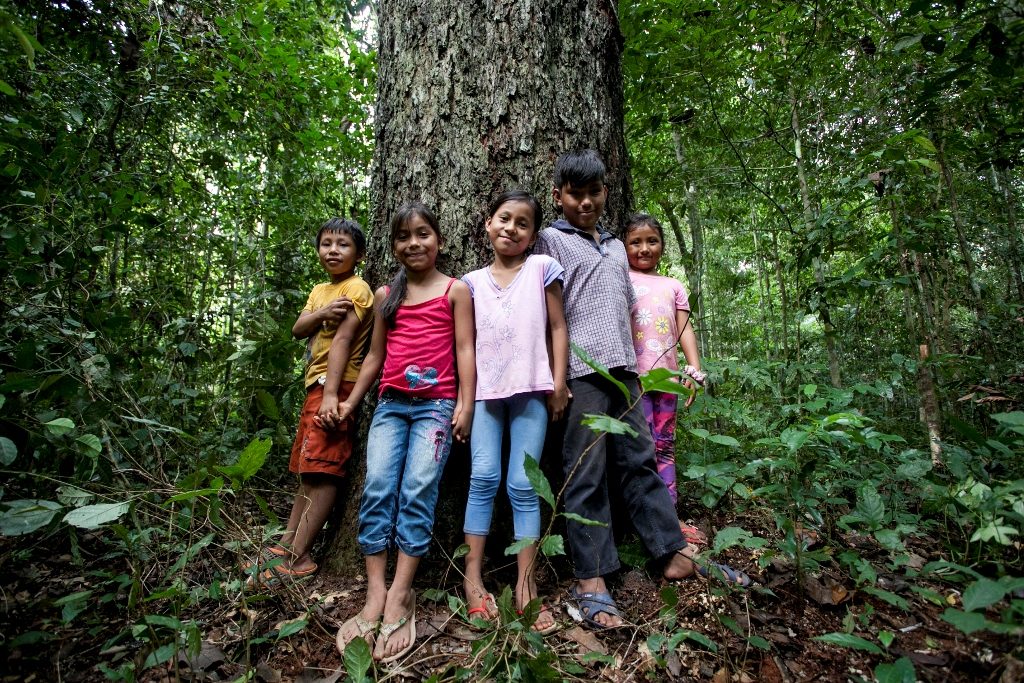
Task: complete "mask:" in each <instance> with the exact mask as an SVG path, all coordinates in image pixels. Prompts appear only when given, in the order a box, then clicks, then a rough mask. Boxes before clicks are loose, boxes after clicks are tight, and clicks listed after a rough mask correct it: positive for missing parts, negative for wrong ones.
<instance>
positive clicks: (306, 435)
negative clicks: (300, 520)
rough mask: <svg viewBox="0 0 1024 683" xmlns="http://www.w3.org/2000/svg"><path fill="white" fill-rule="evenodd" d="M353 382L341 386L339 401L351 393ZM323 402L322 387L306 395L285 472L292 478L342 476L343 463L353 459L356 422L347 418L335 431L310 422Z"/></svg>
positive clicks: (315, 388)
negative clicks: (309, 475)
mask: <svg viewBox="0 0 1024 683" xmlns="http://www.w3.org/2000/svg"><path fill="white" fill-rule="evenodd" d="M354 386H355V382H342V383H341V386H339V387H338V401H339V402H341V401H344V400H345V399H346V398H348V396H349V394H351V393H352V388H353V387H354ZM323 399H324V385H322V384H319V383H317V384H314V385H313V386H312V387H311V388H310V389H309V392H308V393H307V394H306V402H305V403H303V404H302V413H301V414H300V415H299V432H298V434H296V435H295V443H294V444H293V445H292V457H291V460H290V461H289V462H288V469H289V471H291V472H294V473H295V474H332V475H334V476H336V477H343V476H345V463H346V462H347V461H348V459H349V458H350V457H351V456H352V440H353V438H354V437H355V433H356V421H355V418H354V417H353V416H351V415H349V416H348V417H347V418H346V419H345V421H344V422H342V423H341V426H339V427H338V428H337V429H332V430H330V431H327V430H325V429H322V428H320V427H318V426H317V425H316V423H315V422H313V418H314V417H316V414H317V412H318V411H319V410H320V404H321V403H322V402H323Z"/></svg>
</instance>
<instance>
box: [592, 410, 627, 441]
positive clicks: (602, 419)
mask: <svg viewBox="0 0 1024 683" xmlns="http://www.w3.org/2000/svg"><path fill="white" fill-rule="evenodd" d="M580 422H581V423H582V424H584V425H586V426H587V427H590V428H591V429H592V430H594V431H595V432H598V433H601V434H629V435H630V436H632V437H634V438H636V437H637V436H638V434H637V433H636V430H635V429H633V428H632V427H630V426H629V425H628V424H626V423H625V422H623V421H622V420H616V419H615V418H614V417H610V416H608V415H594V414H590V413H588V414H586V415H584V416H583V419H582V420H580Z"/></svg>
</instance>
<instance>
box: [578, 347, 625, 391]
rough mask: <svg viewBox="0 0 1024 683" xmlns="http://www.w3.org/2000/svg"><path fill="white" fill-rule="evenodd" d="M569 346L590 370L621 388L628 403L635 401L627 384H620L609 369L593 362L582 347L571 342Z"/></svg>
mask: <svg viewBox="0 0 1024 683" xmlns="http://www.w3.org/2000/svg"><path fill="white" fill-rule="evenodd" d="M569 346H570V347H572V352H573V353H575V354H576V355H577V356H579V359H580V360H581V361H583V362H584V363H586V364H587V365H588V366H590V368H591V369H592V370H593V371H594V372H596V373H597V374H599V375H601V376H602V377H604V378H605V379H606V380H608V381H609V382H611V383H612V384H614V385H615V386H617V387H618V388H619V391H621V392H622V395H623V396H624V397H625V399H626V400H627V401H631V400H632V399H633V397H632V395H631V394H630V392H629V388H627V387H626V385H625V384H623V383H622V382H620V381H619V380H618V379H616V378H615V377H612V374H611V373H610V372H608V368H606V367H605V366H603V365H601V364H600V363H598V362H597V361H596V360H593V359H592V358H591V357H590V356H589V355H588V354H587V352H586V351H584V350H583V348H582V347H580V346H577V345H576V344H573V343H572V342H569Z"/></svg>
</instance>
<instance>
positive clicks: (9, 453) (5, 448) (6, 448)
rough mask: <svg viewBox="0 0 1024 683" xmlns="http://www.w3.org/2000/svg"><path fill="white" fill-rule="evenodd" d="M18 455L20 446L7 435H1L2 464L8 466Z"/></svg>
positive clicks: (0, 459)
mask: <svg viewBox="0 0 1024 683" xmlns="http://www.w3.org/2000/svg"><path fill="white" fill-rule="evenodd" d="M17 457H18V447H17V446H15V445H14V442H13V441H11V440H10V439H8V438H7V437H6V436H0V465H3V466H4V467H7V466H8V465H10V464H11V463H12V462H14V459H15V458H17Z"/></svg>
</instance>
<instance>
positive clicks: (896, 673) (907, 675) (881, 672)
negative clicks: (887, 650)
mask: <svg viewBox="0 0 1024 683" xmlns="http://www.w3.org/2000/svg"><path fill="white" fill-rule="evenodd" d="M875 678H876V679H878V683H915V682H916V681H917V672H916V671H915V670H914V664H913V662H911V661H910V660H909V659H907V658H906V657H900V658H899V659H897V660H896V661H895V662H893V663H892V664H879V665H878V666H876V667H875Z"/></svg>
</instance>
